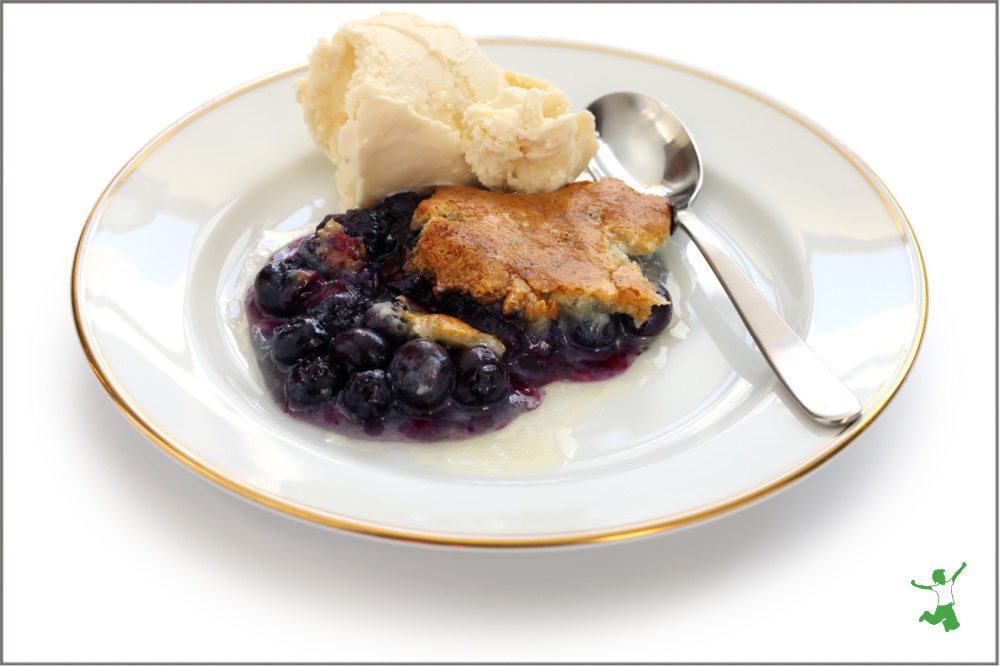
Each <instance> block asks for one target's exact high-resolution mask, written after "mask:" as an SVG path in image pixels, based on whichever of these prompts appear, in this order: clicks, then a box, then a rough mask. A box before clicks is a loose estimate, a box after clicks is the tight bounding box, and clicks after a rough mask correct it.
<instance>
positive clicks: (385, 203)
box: [378, 192, 424, 225]
mask: <svg viewBox="0 0 1000 666" xmlns="http://www.w3.org/2000/svg"><path fill="white" fill-rule="evenodd" d="M423 199H424V197H421V196H420V195H419V194H417V193H415V192H399V193H397V194H390V195H389V196H387V197H386V198H385V199H382V201H380V202H379V204H378V208H381V209H382V210H385V211H388V212H389V213H390V214H391V215H392V216H393V218H395V221H396V222H403V223H406V224H407V225H409V223H410V220H411V219H413V211H415V210H416V209H417V206H419V205H420V202H421V201H423Z"/></svg>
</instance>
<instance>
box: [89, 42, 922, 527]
mask: <svg viewBox="0 0 1000 666" xmlns="http://www.w3.org/2000/svg"><path fill="white" fill-rule="evenodd" d="M483 46H484V48H485V49H486V51H487V52H488V53H489V55H490V56H491V57H492V58H493V59H494V61H495V62H497V63H498V64H500V65H501V66H502V67H504V68H510V69H514V70H518V71H524V72H529V73H531V74H532V75H534V76H538V77H541V78H544V79H547V80H549V81H551V82H552V83H553V84H555V85H557V86H558V87H560V88H562V89H563V90H564V91H565V92H566V93H567V94H568V95H569V96H570V97H571V98H572V99H573V101H574V102H575V103H576V105H577V106H578V107H584V106H586V104H588V103H589V102H590V101H591V100H593V99H596V98H597V97H599V96H601V95H603V94H606V93H609V92H616V91H621V90H632V91H637V92H641V93H645V94H647V95H650V96H653V97H656V98H658V99H660V100H661V101H663V102H666V103H667V104H668V105H669V106H670V107H671V108H672V109H673V110H674V111H675V112H676V113H677V114H678V115H679V116H680V117H681V118H682V119H683V121H684V122H685V124H686V125H687V126H688V128H689V130H690V131H691V132H692V134H693V135H694V137H695V139H696V141H697V142H698V146H699V148H700V150H701V152H702V158H703V161H704V164H705V165H706V174H705V185H704V188H703V190H702V192H701V193H700V194H699V197H698V199H697V201H696V202H695V205H694V209H695V210H696V211H697V212H698V213H699V214H700V215H702V216H703V217H704V218H705V219H707V220H709V221H711V222H712V223H714V225H715V226H716V227H717V228H718V229H719V231H720V233H721V234H722V235H723V236H724V238H725V239H726V241H727V243H728V245H729V247H730V249H731V251H732V252H733V254H734V255H735V256H736V257H737V258H738V260H739V262H740V263H741V265H742V266H743V267H744V268H745V269H746V270H747V271H748V272H749V273H750V274H751V275H752V276H753V278H754V280H755V281H756V283H757V284H758V285H759V286H760V287H761V289H762V291H764V293H765V294H766V295H767V296H768V298H769V299H771V301H772V302H773V303H774V305H775V306H776V307H777V309H778V311H779V312H781V313H782V315H783V316H784V317H785V318H786V319H787V320H788V321H789V322H790V323H791V325H792V326H793V328H794V329H795V330H796V331H797V332H798V333H799V334H800V335H801V336H802V337H803V338H804V339H805V340H806V341H807V342H808V343H809V344H810V345H811V346H812V347H813V349H815V350H816V351H817V353H818V354H819V355H820V356H821V357H822V358H823V359H824V360H825V361H826V363H827V364H828V365H829V366H830V367H831V368H832V369H833V370H834V371H835V372H836V373H837V374H838V375H839V376H840V377H841V378H842V379H843V380H844V381H845V382H846V383H847V384H848V386H850V388H851V389H852V390H853V391H854V392H855V393H856V395H858V396H859V397H860V398H861V401H862V403H863V404H864V414H863V417H862V418H861V419H860V420H859V421H857V422H856V423H854V424H853V425H851V426H850V427H847V428H841V429H830V428H826V427H821V426H818V425H816V424H814V423H812V422H811V421H810V420H809V419H808V418H806V417H805V416H804V415H803V414H802V413H801V412H800V411H799V410H798V409H797V408H796V407H795V406H794V405H793V403H792V402H791V400H790V398H789V396H788V395H787V394H786V393H785V392H784V390H783V388H782V387H781V386H780V385H779V384H778V383H777V381H776V380H775V379H774V377H773V376H772V375H771V373H770V371H769V369H768V367H767V366H766V365H765V364H764V362H763V360H762V358H761V357H760V356H759V354H758V353H757V351H756V349H755V347H754V345H753V342H752V341H751V339H750V337H749V335H748V334H747V332H746V330H745V329H744V327H743V325H742V324H741V322H740V320H739V318H738V316H737V315H736V312H735V310H734V309H733V307H732V306H731V305H730V304H729V303H728V301H727V300H726V298H725V295H724V292H722V290H721V287H720V286H719V284H718V282H717V281H716V280H715V278H714V277H713V276H712V274H711V271H710V270H709V269H708V267H707V266H706V265H705V264H704V263H703V262H702V261H701V259H700V258H699V256H698V254H697V252H696V251H695V250H694V249H693V246H692V245H690V244H689V243H688V241H687V239H686V238H684V237H683V235H682V234H680V233H679V234H677V235H676V236H675V237H674V238H673V239H671V240H670V241H669V242H668V244H667V245H666V246H665V247H664V248H663V250H662V252H663V255H664V257H665V261H666V263H667V265H668V268H669V270H670V271H671V275H672V279H671V285H670V286H671V287H672V293H673V296H674V300H675V301H676V303H677V305H676V312H677V317H676V318H675V322H674V324H673V325H672V327H671V328H670V329H669V330H668V331H667V332H666V333H664V334H663V335H662V336H661V338H660V339H658V340H657V342H656V344H655V345H654V347H653V348H652V349H651V350H649V351H648V352H646V353H645V354H644V355H643V356H642V357H640V359H639V360H638V361H637V362H636V363H635V365H634V366H633V367H632V368H631V369H630V370H629V371H628V372H627V373H625V375H623V376H621V377H619V378H616V379H614V380H611V381H609V382H600V383H590V384H557V385H553V386H551V387H550V388H548V389H547V396H546V401H545V402H544V403H543V405H542V406H541V407H540V408H539V409H537V410H536V411H534V412H531V413H530V414H528V415H525V416H523V417H521V418H519V419H518V420H517V421H515V423H514V424H512V425H511V426H509V427H508V428H506V429H504V430H501V431H499V432H497V433H496V434H491V435H487V436H484V437H481V438H476V439H474V440H470V441H468V442H463V443H443V444H430V445H415V444H388V443H378V442H368V443H365V442H357V441H351V440H347V439H344V438H342V437H339V436H336V435H334V434H332V433H329V432H325V431H321V430H318V429H315V428H313V427H311V426H307V425H304V424H302V423H299V422H296V421H293V420H292V419H290V418H289V417H288V416H286V415H285V414H283V413H282V412H281V411H280V410H279V409H278V408H277V407H276V406H275V404H274V403H273V402H272V400H271V399H270V397H269V396H268V395H267V394H266V393H265V392H264V390H263V388H262V384H261V381H260V376H259V374H258V371H257V368H256V364H255V362H254V360H253V357H252V354H251V353H250V352H249V348H248V346H247V338H246V333H245V330H244V326H245V322H244V320H243V316H244V315H243V311H242V305H241V301H242V296H243V295H244V294H245V290H246V287H247V286H248V285H249V284H250V281H251V280H252V277H253V274H254V273H255V272H256V270H258V269H259V268H260V266H262V265H263V264H264V262H265V261H266V259H267V257H268V255H269V253H270V252H273V251H274V250H275V249H277V248H278V247H280V246H281V245H282V244H284V243H286V242H288V241H290V240H292V239H293V238H295V237H297V236H298V235H301V234H302V233H304V230H307V229H309V228H310V227H314V226H315V225H316V223H317V222H318V221H320V220H321V219H322V218H323V217H324V216H325V215H326V214H327V213H330V212H337V211H338V210H339V209H338V205H337V196H336V187H335V185H334V178H333V176H334V168H333V166H332V165H331V164H330V163H329V162H328V161H327V159H326V158H325V156H323V155H322V154H321V153H320V151H319V150H318V149H317V148H316V147H315V146H314V145H313V144H312V142H311V140H310V138H309V136H308V133H307V130H306V128H305V126H304V124H303V122H302V118H301V112H300V109H299V107H298V105H297V104H296V103H295V102H294V95H293V90H292V82H293V80H294V79H295V78H296V77H297V76H298V75H300V74H301V73H302V71H303V69H304V68H296V69H290V70H285V71H281V72H278V73H276V74H274V75H271V76H268V77H265V78H263V79H260V80H258V81H254V82H251V83H250V84H247V85H245V86H243V87H241V88H239V89H237V90H235V91H233V92H230V93H227V94H226V95H223V96H222V97H220V98H218V99H216V100H213V101H211V102H209V103H207V104H206V105H205V106H203V107H201V108H199V109H197V110H195V111H194V112H192V113H191V114H190V115H188V116H187V117H185V118H183V119H182V120H180V121H178V122H177V123H176V124H175V125H173V126H171V127H169V128H168V129H167V130H165V131H164V132H163V133H162V134H161V135H160V136H158V137H157V138H155V139H154V140H153V141H152V142H151V143H150V144H149V145H147V146H146V147H145V148H144V149H143V150H142V151H141V152H140V153H139V154H138V155H137V156H136V157H135V158H133V160H132V161H131V162H129V164H127V165H126V166H125V168H124V169H123V170H122V171H121V173H120V174H119V175H118V176H117V177H116V178H115V179H114V181H112V183H111V184H110V185H109V186H108V189H107V190H106V191H105V192H104V194H103V195H102V196H101V198H100V200H99V201H98V203H97V205H96V207H95V209H94V211H93V213H92V215H91V217H90V218H89V220H88V221H87V223H86V226H85V228H84V230H83V233H82V236H81V239H80V244H79V248H78V251H77V256H76V262H75V265H74V270H73V307H74V315H75V317H76V323H77V327H78V331H79V336H80V339H81V342H82V343H83V347H84V350H85V352H86V354H87V356H88V359H89V360H90V363H91V365H92V366H93V368H94V371H95V372H96V373H97V375H98V377H99V378H100V380H101V382H102V383H103V384H104V386H105V388H106V389H107V391H108V393H109V394H110V395H111V397H112V399H113V400H114V401H115V403H116V404H117V405H118V406H119V407H120V408H121V409H122V410H123V411H124V412H125V414H126V416H127V417H128V418H129V419H130V420H131V421H132V422H133V423H134V424H135V425H137V426H138V427H139V428H140V429H141V430H142V431H143V432H145V433H146V434H147V435H148V436H149V437H150V438H151V439H152V440H153V441H154V442H156V443H157V444H158V445H160V446H161V447H163V448H164V449H165V450H166V451H167V452H169V453H170V454H172V455H173V456H174V457H176V458H177V459H179V460H180V461H182V462H183V463H185V464H186V465H188V466H189V467H190V468H192V469H194V470H195V471H197V472H199V473H200V474H202V475H203V476H205V477H207V478H208V479H211V480H212V481H214V482H216V483H219V484H221V485H222V486H224V487H225V488H228V489H230V490H232V491H234V492H236V493H238V494H239V495H241V496H244V497H246V498H249V499H251V500H254V501H256V502H258V503H260V504H263V505H265V506H267V507H270V508H273V509H277V510H279V511H282V512H285V513H287V514H290V515H292V516H296V517H299V518H302V519H306V520H309V521H313V522H315V523H319V524H322V525H326V526H331V527H336V528H342V529H347V530H352V531H357V532H363V533H368V534H374V535H380V536H387V537H394V538H400V539H409V540H416V541H423V542H431V543H450V544H466V545H486V546H531V545H535V546H537V545H557V544H569V543H586V542H595V541H606V540H614V539H620V538H626V537H632V536H638V535H643V534H649V533H652V532H656V531H660V530H664V529H669V528H673V527H677V526H681V525H685V524H690V523H692V522H695V521H699V520H703V519H706V518H709V517H712V516H716V515H720V514H722V513H724V512H726V511H729V510H732V509H734V508H737V507H740V506H743V505H746V504H747V503H749V502H751V501H753V500H755V499H757V498H760V497H764V496H766V495H768V494H770V493H771V492H774V491H775V490H778V489H780V488H782V487H785V486H787V485H788V484H789V483H791V482H793V481H795V480H797V479H799V478H801V477H802V476H803V475H804V474H806V473H808V472H809V471H811V470H813V469H815V468H816V467H817V466H819V465H820V464H821V463H823V462H824V461H826V460H828V459H829V458H830V457H831V456H832V455H833V454H834V453H836V452H837V451H839V450H841V449H842V448H843V447H844V446H846V445H847V444H848V443H849V442H851V441H852V440H853V439H854V438H855V437H856V436H857V435H858V434H859V433H861V432H862V431H863V430H864V428H865V427H866V426H867V425H868V424H869V423H871V421H872V420H873V419H874V418H875V417H876V416H877V415H878V414H879V413H880V412H881V410H882V409H883V408H884V407H885V405H886V404H887V403H888V402H889V400H890V399H891V398H892V397H893V395H894V394H895V392H896V391H897V390H898V388H899V386H900V384H901V383H902V381H903V380H904V378H905V376H906V374H907V372H908V371H909V369H910V366H911V364H912V363H913V360H914V357H915V356H916V353H917V349H918V347H919V344H920V340H921V337H922V335H923V331H924V327H925V323H926V312H927V297H926V277H925V273H924V267H923V263H922V260H921V256H920V252H919V249H918V246H917V242H916V239H915V238H914V236H913V232H912V230H911V229H910V226H909V224H908V223H907V221H906V219H905V217H904V216H903V214H902V212H901V210H900V209H899V207H898V206H897V204H896V202H895V201H894V200H893V198H892V196H891V195H890V194H889V192H888V191H887V190H886V188H885V187H884V186H883V185H882V183H881V182H880V181H879V180H878V179H877V177H876V176H875V175H874V174H873V173H872V172H871V171H870V170H869V169H868V167H867V166H865V165H864V163H862V162H861V160H860V159H859V158H858V157H857V156H855V155H854V154H853V153H851V152H850V151H849V150H848V149H847V148H845V147H844V146H843V145H841V144H840V143H839V142H838V141H837V140H836V139H835V138H833V137H832V136H831V135H830V134H828V133H827V132H826V131H824V130H822V129H821V128H819V127H817V126H815V125H814V124H813V123H811V122H810V121H808V120H807V119H805V118H803V117H801V116H800V115H798V114H796V113H795V112H794V111H791V110H790V109H787V108H786V107H784V106H782V105H781V104H780V103H778V102H776V101H774V100H771V99H769V98H767V97H766V96H764V95H761V94H759V93H756V92H754V91H751V90H748V89H746V88H744V87H742V86H740V85H739V84H735V83H733V82H729V81H726V80H723V79H720V78H718V77H715V76H713V75H709V74H706V73H704V72H700V71H697V70H692V69H690V68H687V67H685V66H681V65H677V64H674V63H669V62H665V61H661V60H655V59H650V58H645V57H642V56H637V55H633V54H626V53H622V52H617V51H609V50H605V49H599V48H593V47H587V46H579V45H566V44H550V43H536V42H520V41H493V42H489V41H488V42H486V43H484V44H483Z"/></svg>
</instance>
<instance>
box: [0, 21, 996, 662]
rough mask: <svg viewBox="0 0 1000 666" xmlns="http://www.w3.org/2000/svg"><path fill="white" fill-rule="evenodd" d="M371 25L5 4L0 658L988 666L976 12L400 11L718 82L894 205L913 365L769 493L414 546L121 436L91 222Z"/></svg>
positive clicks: (986, 314)
mask: <svg viewBox="0 0 1000 666" xmlns="http://www.w3.org/2000/svg"><path fill="white" fill-rule="evenodd" d="M394 8H396V9H407V7H405V6H401V5H394ZM378 9H379V8H378V7H377V6H375V5H366V6H360V7H359V6H351V5H313V4H308V5H293V6H279V5H257V4H253V5H229V4H224V5H209V6H202V5H190V4H185V5H177V6H169V5H134V6H131V5H124V6H123V5H103V6H87V5H83V6H79V5H72V6H51V5H6V6H5V7H4V9H3V18H4V25H3V30H4V34H3V38H4V44H3V49H4V51H3V56H4V58H3V75H4V76H3V93H4V94H3V102H4V105H3V129H4V136H3V139H4V145H3V167H4V168H3V188H4V189H3V195H4V196H3V241H4V244H3V297H4V299H3V315H4V317H3V323H4V327H3V352H4V354H3V388H4V392H3V396H4V400H3V436H4V438H3V500H4V504H3V654H2V657H3V660H4V661H30V660H36V661H38V660H40V661H74V662H77V661H96V662H107V661H130V662H134V661H166V662H179V661H235V662H243V661H319V662H328V661H432V662H440V661H456V660H457V661H529V660H532V661H539V660H543V661H565V662H578V661H622V662H635V661H657V662H662V661H896V662H907V661H931V662H937V661H994V660H995V659H996V652H995V650H996V630H997V625H996V623H997V617H996V613H995V609H996V551H995V545H996V486H995V481H996V471H997V466H996V451H995V444H996V438H995V432H994V424H995V419H996V410H997V404H996V393H995V391H994V381H995V377H996V356H995V354H996V347H995V340H996V338H995V334H996V329H995V316H996V293H995V275H996V272H995V271H996V264H995V250H996V226H995V224H996V211H995V209H994V202H995V197H996V188H997V181H996V171H995V161H994V160H995V154H996V107H995V95H996V73H995V62H996V60H995V54H996V44H995V26H996V23H995V21H996V7H995V6H993V5H986V4H977V5H949V4H943V5H942V4H914V5H897V4H892V5H874V6H873V5H863V4H815V5H814V4H811V5H785V4H775V5H720V4H704V5H647V4H641V5H625V6H610V5H563V4H560V5H553V6H525V5H488V4H487V5H469V6H462V5H437V6H435V5H427V6H411V7H409V8H408V9H410V10H411V11H414V12H416V13H419V14H421V15H423V16H425V17H426V18H429V19H432V20H441V21H450V22H452V23H454V24H455V25H457V26H458V27H459V28H461V29H462V30H463V31H464V32H466V33H468V34H471V35H474V36H483V37H485V36H516V37H544V38H554V39H566V40H573V41H583V42H592V43H597V44H601V45H605V46H612V47H619V48H627V49H630V50H633V51H638V52H643V53H647V54H652V55H657V56H662V57H666V58H670V59H674V60H678V61H681V62H684V63H688V64H691V65H694V66H696V67H699V68H702V69H706V70H709V71H713V72H716V73H718V74H721V75H723V76H726V77H728V78H731V79H734V80H736V81H740V82H742V83H743V84H746V85H748V86H750V87H753V88H756V89H758V90H760V91H762V92H764V93H766V94H768V95H770V96H773V97H775V98H777V99H779V100H781V101H783V102H784V103H786V104H788V105H789V106H791V107H792V108H794V109H796V110H798V111H799V112H801V113H802V114H804V115H805V116H807V117H809V118H811V119H812V120H814V121H816V122H817V123H819V124H820V125H822V126H823V127H825V128H826V129H828V130H829V131H830V132H832V133H833V134H834V135H836V136H837V137H838V138H840V139H841V140H842V141H844V142H845V143H846V144H847V145H848V146H849V147H850V148H851V149H853V150H854V151H855V152H856V153H857V154H858V155H860V156H861V158H862V159H863V160H865V162H866V163H867V164H868V165H869V166H870V167H871V168H872V169H873V170H874V171H875V173H876V174H878V175H879V177H880V178H881V179H882V180H883V181H884V182H885V184H886V185H887V186H888V188H889V189H890V190H891V191H892V192H893V194H894V195H895V197H896V198H897V200H898V201H899V202H900V204H901V206H902V208H903V210H904V211H905V212H906V214H907V216H908V218H909V221H910V223H911V224H912V226H913V228H914V230H915V232H916V235H917V238H918V240H919V241H920V244H921V248H922V250H923V252H924V258H925V262H926V265H927V272H928V276H929V285H930V303H931V305H930V317H929V323H928V326H927V333H926V338H925V341H924V344H923V348H922V350H921V353H920V355H919V357H918V358H917V361H916V364H915V366H914V368H913V370H912V373H911V375H910V377H909V379H908V380H907V382H906V383H905V384H904V386H903V387H902V389H901V390H900V392H899V394H898V396H897V397H896V399H895V400H894V401H893V402H892V404H891V405H890V406H889V407H888V408H887V410H886V411H885V413H884V414H883V415H882V416H881V417H880V418H879V419H878V420H877V421H876V422H875V423H874V424H873V425H872V426H871V427H870V428H869V429H868V430H867V431H866V432H865V433H864V434H863V435H862V436H861V437H860V438H859V439H858V440H856V441H855V442H854V443H853V444H852V445H851V446H850V447H848V449H847V450H846V451H845V452H844V453H843V454H841V455H839V456H837V457H836V458H835V459H834V460H833V461H832V462H830V463H829V464H828V465H826V466H825V467H824V468H822V469H821V470H819V471H818V472H817V473H815V474H813V475H812V476H810V477H809V478H807V479H806V480H805V481H804V482H803V483H800V484H798V485H796V486H793V487H792V488H791V489H789V490H787V491H785V492H783V493H780V494H778V495H777V496H773V497H771V498H770V499H767V500H766V501H764V502H762V503H759V504H757V505H754V506H752V507H750V508H748V509H746V510H744V511H741V512H738V513H736V514H733V515H728V516H725V517H723V518H721V519H719V520H716V521H714V522H711V523H708V524H703V525H699V526H696V527H694V528H691V529H687V530H682V531H678V532H671V533H666V534H662V535H659V536H656V537H653V538H649V539H644V540H639V541H631V542H624V543H619V544H614V545H610V546H601V547H588V548H575V549H568V548H557V549H551V550H535V551H524V552H511V551H502V552H482V551H475V550H465V549H449V548H431V547H416V546H408V545H404V544H400V543H395V542H388V541H378V540H370V539H364V538H360V537H357V536H353V535H349V534H342V533H336V532H332V531H326V530H324V529H321V528H317V527H314V526H311V525H305V524H300V523H297V522H293V521H292V520H289V519H288V518H285V517H282V516H279V515H275V514H272V513H269V512H267V511H265V510H262V509H260V508H258V507H257V506H254V505H251V504H249V503H247V502H244V501H242V500H240V499H237V498H235V497H233V496H230V495H228V494H227V493H225V492H224V491H222V490H220V489H218V488H216V487H214V486H211V485H209V484H208V483H206V482H204V481H203V480H202V479H201V478H200V477H198V476H196V475H195V474H192V473H191V472H190V471H188V470H187V469H186V468H184V467H182V466H181V465H178V464H176V463H175V462H174V461H173V460H171V459H169V458H168V457H167V456H165V455H164V454H163V453H162V452H161V451H160V450H159V449H158V448H157V447H155V446H154V445H153V444H152V443H151V442H149V441H148V440H146V439H145V438H144V437H143V436H142V435H140V434H139V433H138V432H136V431H135V430H134V429H133V428H132V427H131V426H130V425H129V424H128V422H127V421H126V419H125V418H123V416H122V415H121V414H120V413H119V412H118V410H117V409H116V408H115V407H114V406H113V405H112V403H111V401H110V400H108V398H107V397H106V395H105V393H104V391H103V390H102V389H101V387H100V384H99V383H98V381H97V380H96V378H95V376H94V375H93V373H92V372H91V370H90V369H89V367H88V366H87V363H86V360H85V358H84V355H83V353H82V351H81V348H80V345H79V342H78V340H77V337H76V334H75V331H74V329H73V322H72V316H71V310H70V302H69V284H70V265H71V262H72V258H73V252H74V249H75V246H76V242H77V238H78V235H79V232H80V230H81V229H82V227H83V224H84V221H85V220H86V218H87V215H88V214H89V213H90V209H91V207H92V206H93V204H94V202H95V201H96V200H97V198H98V196H99V195H100V194H101V192H102V191H103V189H104V187H105V185H106V184H107V183H108V182H109V181H110V180H111V179H112V178H113V177H114V175H115V173H116V172H117V171H118V169H119V168H121V167H122V166H123V165H124V164H125V162H126V161H127V160H128V159H129V158H130V157H131V156H132V155H133V154H134V153H135V152H136V151H137V150H138V149H139V148H141V147H142V146H143V145H144V144H145V143H146V142H147V141H148V140H149V139H150V138H152V137H153V136H154V135H155V134H156V133H157V132H159V131H160V130H161V129H163V128H164V127H166V126H167V125H169V124H170V123H172V122H173V121H174V120H176V119H177V118H179V117H180V116H182V115H184V114H185V113H186V112H188V111H189V110H191V109H193V108H194V107H196V106H198V105H199V104H200V103H202V102H203V101H206V100H207V99H209V98H212V97H214V96H216V95H217V94H219V93H221V92H224V91H226V90H228V89H230V88H232V87H235V86H237V85H239V84H240V83H242V82H244V81H246V80H249V79H252V78H255V77H257V76H259V75H262V74H265V73H268V72H270V71H272V70H275V69H278V68H281V67H284V66H286V65H292V64H296V63H298V62H301V61H303V60H304V59H305V56H306V55H307V53H308V52H309V51H310V50H311V48H312V46H313V45H314V44H315V42H316V41H317V39H318V38H319V37H320V36H328V35H330V34H332V33H333V32H334V31H335V30H336V28H337V27H338V26H339V25H340V24H341V23H343V22H345V21H347V20H350V19H352V18H362V17H366V16H369V15H372V14H374V13H376V12H377V11H378ZM555 83H556V84H558V82H555ZM577 101H578V102H579V103H586V101H587V100H577ZM963 561H965V562H967V563H968V567H967V569H966V570H965V572H963V574H962V576H961V578H960V579H959V581H958V582H957V583H956V586H955V594H956V597H957V599H958V604H957V606H956V611H957V614H958V616H959V619H960V621H961V622H962V627H961V629H960V630H959V631H956V632H953V633H950V634H945V632H944V630H943V629H942V628H941V627H940V626H937V627H929V626H928V625H926V624H918V623H917V621H916V620H917V617H918V616H919V615H920V613H921V612H923V611H924V610H927V609H933V607H934V599H933V595H932V594H931V593H930V592H926V591H921V590H917V589H914V588H912V587H911V586H910V584H909V582H910V580H911V579H913V578H916V579H917V581H918V582H921V583H929V582H930V580H929V579H930V574H931V572H932V571H933V570H934V569H937V568H945V569H947V570H949V574H950V572H951V571H952V570H954V569H955V568H957V567H958V566H959V565H960V564H961V563H962V562H963Z"/></svg>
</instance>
